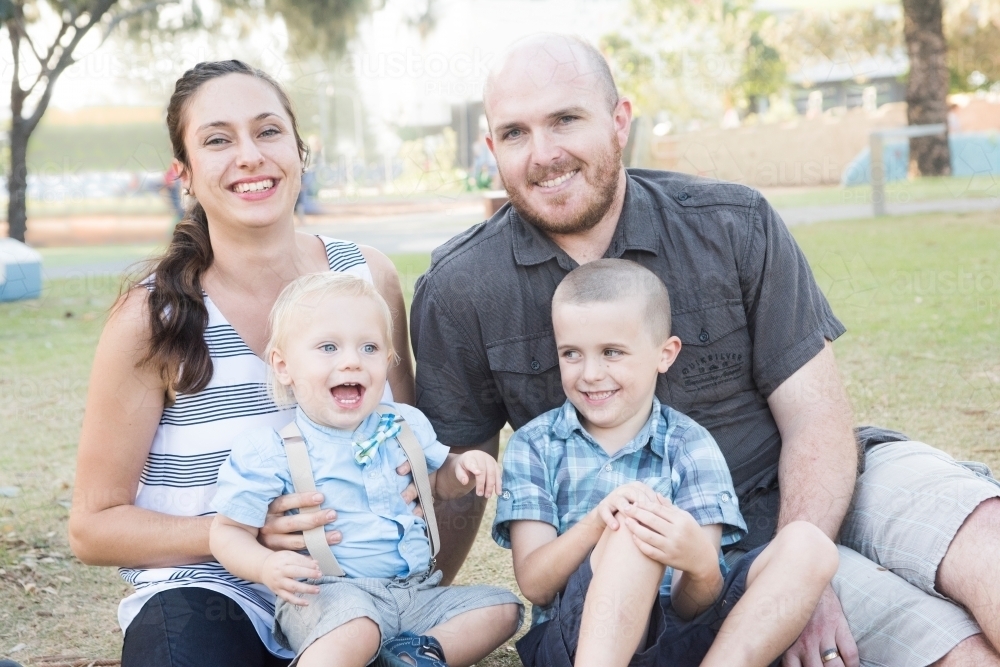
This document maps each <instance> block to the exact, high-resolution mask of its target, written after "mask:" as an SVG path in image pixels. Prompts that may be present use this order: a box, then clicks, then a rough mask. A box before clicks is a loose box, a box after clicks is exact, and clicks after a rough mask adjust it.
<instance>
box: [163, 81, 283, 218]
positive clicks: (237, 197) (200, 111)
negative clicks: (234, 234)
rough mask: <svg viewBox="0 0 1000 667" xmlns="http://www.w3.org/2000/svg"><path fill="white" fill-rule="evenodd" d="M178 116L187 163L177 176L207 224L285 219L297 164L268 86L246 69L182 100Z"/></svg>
mask: <svg viewBox="0 0 1000 667" xmlns="http://www.w3.org/2000/svg"><path fill="white" fill-rule="evenodd" d="M183 119H184V123H185V126H184V145H185V148H187V153H188V160H189V161H190V167H189V168H187V169H183V172H182V174H181V181H182V182H183V184H184V187H185V188H188V189H189V190H190V192H191V194H192V195H193V196H194V197H195V198H196V199H197V200H198V202H199V203H200V204H201V205H202V207H204V209H205V213H206V215H207V216H208V219H209V220H210V221H211V222H212V223H213V225H217V224H226V223H231V224H236V225H246V226H250V227H263V226H267V225H269V224H272V223H274V222H276V221H279V220H284V221H287V222H288V224H291V220H292V213H293V210H294V208H295V199H296V198H297V197H298V194H299V188H300V187H301V183H302V161H301V159H300V158H299V151H298V146H297V144H296V141H295V134H294V133H293V132H292V121H291V119H290V118H289V117H288V113H287V112H286V111H285V109H284V107H283V106H282V104H281V100H279V99H278V95H277V94H276V92H275V90H274V89H273V88H272V87H271V86H270V84H268V83H267V82H266V81H261V80H260V79H256V78H254V77H252V76H248V75H245V74H227V75H225V76H221V77H218V78H215V79H212V80H211V81H208V82H206V83H205V84H203V85H202V86H201V88H199V89H198V92H197V93H195V94H194V96H193V97H192V98H191V99H190V100H189V101H188V103H187V108H186V109H185V110H184V115H183ZM178 166H179V167H180V166H181V165H178Z"/></svg>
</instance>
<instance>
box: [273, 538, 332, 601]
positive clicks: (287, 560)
mask: <svg viewBox="0 0 1000 667" xmlns="http://www.w3.org/2000/svg"><path fill="white" fill-rule="evenodd" d="M321 576H322V573H321V572H320V571H319V565H317V563H316V561H314V560H313V559H312V558H309V557H308V556H303V555H302V554H297V553H295V552H294V551H275V552H274V553H272V554H271V555H270V556H268V557H267V558H265V559H264V564H263V565H262V566H261V568H260V579H261V581H262V582H264V585H265V586H267V587H268V588H270V589H271V592H272V593H274V594H275V595H277V596H278V597H280V598H281V599H282V600H284V601H285V602H289V603H291V604H294V605H298V606H300V607H304V606H306V605H308V604H309V602H308V601H306V600H304V599H302V598H300V597H299V595H316V594H317V593H319V586H315V585H313V584H307V583H303V582H301V581H298V580H299V579H319V578H320V577H321Z"/></svg>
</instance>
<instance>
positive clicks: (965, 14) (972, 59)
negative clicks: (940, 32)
mask: <svg viewBox="0 0 1000 667" xmlns="http://www.w3.org/2000/svg"><path fill="white" fill-rule="evenodd" d="M994 4H995V6H996V9H995V10H994V12H993V13H992V14H991V13H990V12H989V9H988V7H979V6H976V7H974V8H973V7H966V8H963V11H954V12H952V13H949V14H946V16H945V26H944V27H945V35H946V37H947V39H948V72H949V74H950V78H951V85H950V89H951V92H953V93H965V92H972V91H975V90H988V89H989V88H990V87H991V86H994V85H996V84H998V83H1000V53H998V50H997V45H1000V3H994Z"/></svg>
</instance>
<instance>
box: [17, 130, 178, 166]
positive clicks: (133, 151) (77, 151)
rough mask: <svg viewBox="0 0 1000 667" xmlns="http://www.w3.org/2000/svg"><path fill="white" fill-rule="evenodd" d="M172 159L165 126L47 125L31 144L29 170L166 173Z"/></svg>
mask: <svg viewBox="0 0 1000 667" xmlns="http://www.w3.org/2000/svg"><path fill="white" fill-rule="evenodd" d="M172 157H173V155H172V153H171V151H170V139H169V137H168V136H167V128H166V125H165V124H164V123H127V124H122V125H87V126H75V125H46V124H44V123H43V124H42V125H40V126H39V127H38V129H37V130H35V132H34V133H33V134H32V136H31V141H30V142H29V144H28V169H29V170H31V172H32V173H50V174H51V173H59V174H67V175H72V174H75V173H79V172H84V171H135V172H149V171H166V169H167V167H168V166H169V165H170V160H171V158H172Z"/></svg>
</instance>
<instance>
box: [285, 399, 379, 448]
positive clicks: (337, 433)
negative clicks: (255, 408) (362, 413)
mask: <svg viewBox="0 0 1000 667" xmlns="http://www.w3.org/2000/svg"><path fill="white" fill-rule="evenodd" d="M380 418H381V416H380V415H379V413H378V412H377V411H376V412H373V413H371V414H370V415H368V416H367V417H365V419H364V421H363V422H361V425H360V426H358V428H356V429H355V430H353V431H346V430H344V429H339V428H334V427H332V426H324V425H323V424H317V423H316V422H314V421H313V420H312V419H310V418H309V416H308V415H307V414H306V413H305V412H303V411H302V408H301V407H300V406H296V408H295V423H296V424H298V426H299V430H301V431H303V436H305V435H306V433H305V431H309V432H311V433H319V434H322V435H323V436H324V437H325V438H326V439H329V440H343V441H346V442H354V441H355V440H366V439H368V438H369V437H371V436H372V435H373V434H374V433H375V429H376V428H377V427H378V420H379V419H380Z"/></svg>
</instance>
